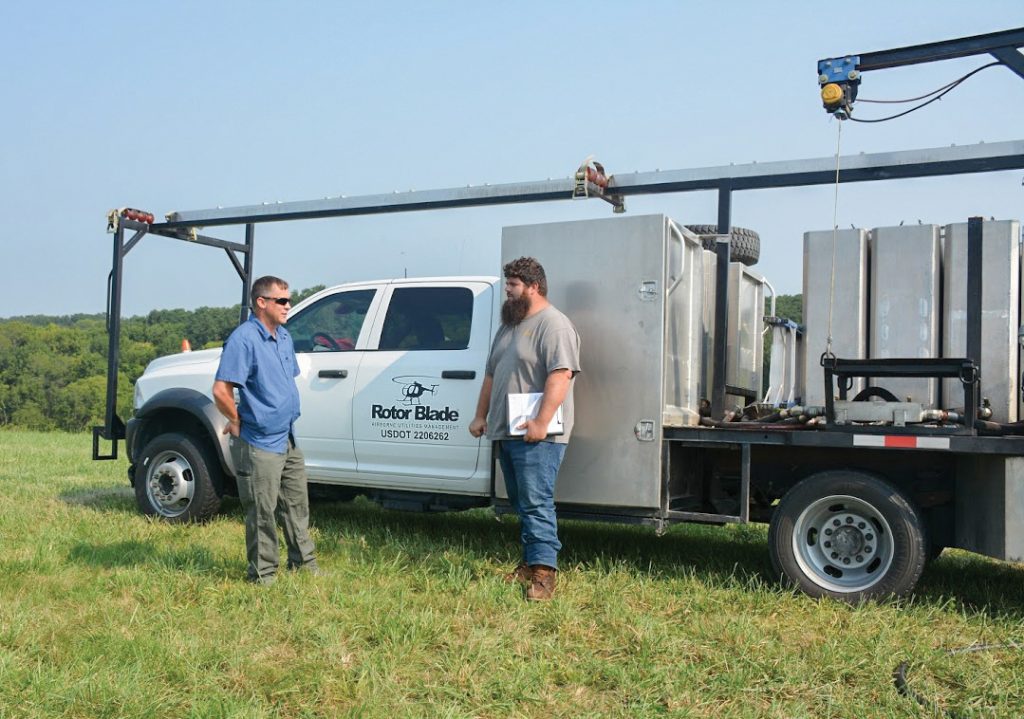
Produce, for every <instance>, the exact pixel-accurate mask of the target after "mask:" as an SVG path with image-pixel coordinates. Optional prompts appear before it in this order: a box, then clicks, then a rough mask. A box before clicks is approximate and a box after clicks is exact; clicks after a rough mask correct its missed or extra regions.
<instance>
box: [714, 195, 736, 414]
mask: <svg viewBox="0 0 1024 719" xmlns="http://www.w3.org/2000/svg"><path fill="white" fill-rule="evenodd" d="M731 215H732V184H731V183H728V182H724V183H722V184H720V185H719V186H718V234H719V235H723V236H724V238H725V239H719V240H717V241H716V242H715V255H716V256H717V262H716V263H715V344H714V348H713V351H712V362H713V367H712V371H711V417H712V419H721V418H722V416H723V414H724V413H725V382H726V369H727V368H726V352H725V350H726V344H727V342H728V341H729V336H728V335H729V258H730V248H729V236H730V234H731V227H732V224H731V223H732V220H731Z"/></svg>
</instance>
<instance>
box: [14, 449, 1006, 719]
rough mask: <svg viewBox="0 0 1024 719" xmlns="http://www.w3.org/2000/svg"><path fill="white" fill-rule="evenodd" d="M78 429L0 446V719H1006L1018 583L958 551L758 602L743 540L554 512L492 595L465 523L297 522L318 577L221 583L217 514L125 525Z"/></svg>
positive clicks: (352, 507) (743, 534) (760, 558)
mask: <svg viewBox="0 0 1024 719" xmlns="http://www.w3.org/2000/svg"><path fill="white" fill-rule="evenodd" d="M89 452H90V438H89V437H87V436H86V435H65V434H37V433H28V432H0V717H4V718H6V717H168V716H175V717H391V718H397V717H407V716H411V717H419V716H429V717H434V716H437V717H476V716H479V717H507V716H512V717H533V716H538V717H540V716H543V717H549V716H554V717H591V716H605V717H663V716H665V717H825V716H834V717H858V718H859V719H862V718H863V717H921V716H934V715H935V714H934V713H933V712H930V711H928V710H926V709H923V708H922V707H921V706H919V705H918V704H917V703H916V702H915V701H914V700H913V699H910V698H907V697H904V696H901V695H900V694H898V693H897V691H896V690H895V688H894V685H893V680H892V672H893V670H894V669H895V668H896V666H897V665H898V664H899V663H900V662H902V661H907V662H909V665H908V666H909V669H908V678H909V680H910V685H911V687H912V689H913V690H914V691H915V692H917V693H918V694H920V695H921V696H922V697H926V698H927V700H928V701H931V702H934V703H935V704H936V705H937V706H938V707H940V708H942V709H944V710H948V711H951V712H955V713H957V715H960V716H972V717H974V716H977V717H982V716H999V717H1010V716H1021V715H1022V714H1024V650H1018V649H1013V648H996V649H990V650H987V651H979V652H971V653H964V654H956V655H950V654H949V653H948V652H947V650H949V649H953V648H956V647H961V646H966V645H972V644H975V643H1006V642H1016V643H1020V644H1024V621H1022V620H1024V571H1022V569H1021V567H1019V566H1015V565H1008V564H1002V563H999V562H993V561H989V560H987V559H983V558H980V557H976V556H973V555H969V554H966V553H960V552H952V553H950V552H947V554H946V555H943V556H942V558H940V559H939V560H937V561H936V562H934V563H933V564H932V565H930V567H929V568H928V569H927V570H926V572H925V575H924V577H923V579H922V581H921V584H920V586H919V590H918V592H917V593H916V594H915V595H914V596H913V597H912V598H910V599H909V600H906V601H903V602H889V603H880V604H868V605H864V606H860V607H849V606H846V605H844V604H840V603H837V602H832V601H814V600H811V599H808V598H806V597H804V596H800V595H795V594H793V593H791V592H788V591H786V590H784V589H782V588H780V587H778V586H777V585H776V584H775V583H774V582H773V581H772V579H771V577H770V575H769V569H768V561H767V550H766V547H765V541H764V540H765V531H764V529H763V528H762V527H727V528H708V527H697V526H679V527H675V528H674V529H672V530H671V531H670V532H669V533H668V534H667V535H666V536H663V537H660V538H659V537H655V536H654V534H653V532H651V531H650V530H647V529H640V528H631V527H621V526H614V525H599V524H585V523H575V522H564V523H563V524H562V532H561V533H562V541H563V543H564V545H565V549H564V552H563V556H562V564H563V567H562V571H561V572H560V580H559V581H560V584H559V590H558V598H557V599H556V601H554V602H552V603H550V604H546V605H532V604H527V603H526V602H525V601H523V599H522V595H521V592H520V590H519V589H518V588H516V587H513V586H509V585H506V584H504V583H503V582H502V581H501V574H502V572H504V571H506V570H507V569H509V568H510V567H511V566H512V565H513V564H515V561H516V559H517V556H518V549H517V546H516V536H517V526H516V523H515V522H514V521H512V520H508V519H506V520H504V521H501V522H499V521H497V520H496V519H495V517H494V516H493V515H492V514H491V513H490V512H487V511H473V512H468V513H462V514H448V515H410V514H401V513H396V512H388V511H383V510H381V509H379V508H377V507H375V506H373V505H371V504H369V503H367V502H364V501H357V502H355V503H349V504H342V503H323V504H316V505H314V508H313V525H314V539H315V540H316V542H317V545H318V551H319V555H320V563H321V565H322V566H323V567H324V568H325V569H327V570H329V571H330V576H328V577H325V578H315V577H309V576H305V575H300V576H295V575H284V576H282V577H281V579H280V580H279V581H278V582H277V583H276V584H275V585H273V586H272V587H269V588H265V587H258V586H252V585H249V584H246V583H244V582H243V581H242V578H243V576H244V573H245V566H244V541H243V526H242V522H241V516H240V511H239V507H238V504H237V502H235V501H229V502H228V503H227V504H226V507H225V510H224V512H223V514H222V515H221V516H220V517H218V519H217V520H216V521H213V522H210V523H209V524H206V525H202V526H187V527H181V526H171V525H167V524H164V523H161V522H156V521H151V520H148V519H146V518H144V517H142V516H141V515H140V514H138V512H137V511H136V509H135V503H134V497H133V495H132V492H131V490H130V488H129V487H128V484H127V480H126V479H125V462H124V460H120V461H117V462H92V461H90V459H89Z"/></svg>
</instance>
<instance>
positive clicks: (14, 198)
mask: <svg viewBox="0 0 1024 719" xmlns="http://www.w3.org/2000/svg"><path fill="white" fill-rule="evenodd" d="M1021 26H1024V3H1021V2H1020V1H1019V0H1014V1H1012V2H1011V1H1005V2H1004V1H1002V0H987V1H980V2H975V3H970V4H968V3H964V2H940V1H937V0H932V1H931V2H915V1H907V2H891V0H890V1H889V2H873V1H868V2H861V3H855V4H852V5H851V4H844V5H842V6H841V7H840V6H837V7H836V10H835V14H834V15H831V14H829V8H828V6H827V5H824V4H822V3H788V4H779V3H771V4H769V3H764V2H731V3H726V2H721V3H684V2H634V3H625V2H616V3H612V2H601V1H592V2H586V3H583V2H561V3H552V2H547V3H545V2H519V3H502V4H497V3H483V2H437V3H415V2H377V3H373V4H369V3H367V4H362V3H360V4H357V3H347V2H333V3H328V2H321V3H313V2H290V3H284V2H279V3H271V2H259V1H257V2H248V3H242V2H234V3H226V2H225V3H218V2H212V1H208V2H153V3H137V2H132V3H128V2H124V3H116V2H108V3H102V2H97V3H77V2H75V3H72V2H62V1H58V2H50V3H45V4H43V3H5V4H4V6H3V9H0V48H2V49H0V53H2V60H3V75H4V84H3V86H4V96H5V99H6V102H5V107H4V111H3V112H2V113H0V142H2V145H0V148H2V152H0V217H2V223H0V251H2V257H3V258H4V260H3V265H4V267H5V268H6V270H7V271H6V273H5V278H6V283H5V284H6V285H7V292H6V293H5V303H4V305H3V306H2V307H0V317H9V316H12V315H19V314H33V313H47V314H68V313H73V312H99V311H102V309H103V305H104V296H105V285H106V276H107V273H108V272H109V269H110V256H111V240H110V236H109V235H106V234H105V232H104V230H105V220H104V216H105V213H106V211H107V210H109V209H110V208H113V207H120V206H131V207H138V208H142V209H146V210H149V211H152V212H154V213H155V214H156V215H157V216H158V217H161V216H163V215H164V214H165V213H167V212H169V211H172V210H187V209H202V208H209V207H216V206H221V205H223V206H229V205H245V204H257V203H260V202H273V201H278V200H281V201H284V200H306V199H315V198H321V197H325V196H334V195H339V194H345V195H350V196H351V195H363V194H374V193H379V192H390V191H392V190H407V189H411V188H415V189H428V188H442V187H455V186H464V185H466V184H482V183H485V182H490V183H504V182H515V181H529V180H537V179H544V178H548V177H565V176H568V175H569V174H571V172H572V171H573V170H574V168H575V167H576V165H578V164H579V162H580V161H581V160H582V159H583V158H585V157H587V156H588V155H591V154H592V155H594V156H595V157H596V158H597V159H599V160H600V161H602V162H603V163H604V164H605V166H606V167H607V168H608V170H609V171H610V172H612V173H616V172H618V173H624V172H632V171H634V170H639V171H647V170H654V169H663V170H665V169H680V168H690V167H705V166H715V165H726V164H729V163H731V162H732V163H746V162H751V161H755V160H756V161H758V162H765V161H772V160H787V159H798V158H814V157H827V156H831V155H832V154H833V153H834V151H835V143H836V125H835V122H834V121H833V120H831V119H830V118H829V117H828V116H827V115H826V114H825V113H824V111H823V110H821V108H820V104H819V101H818V96H817V85H816V82H815V77H816V73H815V67H816V62H817V60H818V59H820V58H823V57H831V56H836V55H842V54H847V53H856V52H867V51H871V50H880V49H886V48H891V47H898V46H901V45H907V44H914V43H921V42H930V41H934V40H941V39H948V38H952V37H958V36H963V35H973V34H978V33H984V32H993V31H996V30H1005V29H1010V28H1014V27H1021ZM984 62H986V60H985V59H984V58H968V59H963V60H957V61H949V62H943V63H935V64H931V65H920V66H915V67H910V68H902V69H898V70H887V71H878V72H874V73H870V74H868V75H866V76H865V79H864V83H863V85H862V89H861V96H862V97H872V98H875V97H878V98H885V97H890V98H899V97H909V96H914V95H918V94H921V93H924V92H927V91H930V90H932V89H934V88H936V87H938V86H940V85H943V84H945V83H946V82H948V81H950V80H953V79H955V78H956V77H958V76H960V75H961V74H963V73H964V72H966V71H968V70H970V69H972V68H974V67H977V66H979V65H981V64H983V63H984ZM858 111H859V113H860V114H861V115H862V116H865V117H867V116H873V115H878V114H882V113H883V112H885V110H884V109H883V110H882V111H877V110H876V108H875V107H871V106H867V105H861V106H859V107H858ZM1022 117H1024V81H1022V80H1021V79H1020V78H1018V77H1017V76H1015V75H1013V74H1012V73H1010V72H1009V71H1008V70H1006V69H1004V68H996V69H992V70H986V71H985V72H983V73H980V74H979V75H977V76H976V77H975V78H973V79H971V80H969V81H968V82H966V83H965V84H964V85H963V86H961V87H960V88H958V89H957V90H955V91H953V92H952V93H951V94H950V95H948V96H946V98H945V99H943V100H942V101H941V102H938V103H935V104H934V105H932V106H930V107H929V108H926V109H924V110H921V111H919V112H917V113H914V114H912V115H910V116H908V117H906V118H903V119H900V120H896V121H893V122H888V123H881V124H878V125H863V124H859V125H855V124H852V123H847V124H846V125H844V127H843V138H842V151H843V153H844V154H852V153H858V152H882V151H889V150H901V149H918V148H929V147H940V146H946V145H949V144H954V143H955V144H970V143H974V142H978V141H986V142H994V141H999V140H1015V139H1022V138H1024V122H1022V121H1021V118H1022ZM1022 179H1024V171H1016V172H1003V173H997V174H990V175H984V176H982V175H979V176H967V177H960V178H952V179H949V178H945V179H928V180H912V181H901V182H885V183H871V184H861V185H851V186H847V187H843V188H841V191H840V199H839V224H840V226H842V227H847V226H849V225H850V224H856V225H858V226H864V227H875V226H883V225H889V224H897V223H898V222H900V221H907V222H916V221H917V220H923V221H925V222H935V223H946V222H956V221H963V220H965V219H966V218H967V217H968V216H969V215H973V214H981V215H985V216H995V217H997V218H1000V219H1005V218H1010V217H1014V218H1021V217H1022V216H1024V187H1022ZM832 201H833V191H832V189H831V188H827V187H821V188H801V189H792V190H772V191H760V192H753V193H740V194H737V195H736V196H735V197H734V201H733V222H734V223H735V224H737V225H742V226H746V227H752V228H754V229H757V230H758V231H759V232H760V233H761V236H762V252H761V257H762V260H761V262H760V264H759V265H758V269H759V270H760V271H761V272H762V273H764V274H765V275H766V276H768V277H769V279H770V280H771V281H772V282H773V283H774V285H775V286H776V288H777V289H778V290H779V291H780V292H782V293H795V292H799V291H800V283H801V270H800V263H801V260H802V249H801V247H802V245H801V243H802V239H801V238H802V233H803V232H804V231H806V230H820V229H828V228H829V227H831V224H832ZM628 206H629V211H630V213H634V214H639V213H647V212H664V213H666V214H668V215H670V216H672V217H673V218H675V219H677V220H678V221H680V222H683V223H708V222H713V221H714V219H715V197H714V195H713V194H712V193H689V194H682V195H678V194H677V195H661V196H655V197H648V198H631V199H630V201H629V203H628ZM604 216H610V208H609V207H608V206H607V205H605V204H604V203H601V202H597V201H592V202H582V203H581V202H559V203H546V204H541V205H527V206H517V207H502V208H481V209H472V210H449V211H442V212H427V213H423V212H418V213H408V214H402V215H393V216H377V217H367V218H349V219H335V220H316V221H306V222H299V223H274V224H268V225H260V226H258V227H257V230H256V253H255V270H256V272H257V273H258V274H265V273H273V274H277V275H280V276H283V277H285V278H287V279H289V280H290V281H291V283H292V285H293V287H299V288H301V287H307V286H310V285H313V284H319V283H324V284H328V285H330V284H337V283H340V282H344V281H351V280H363V279H371V278H379V277H386V276H401V275H402V274H403V273H408V274H409V275H410V276H413V275H441V274H496V273H497V271H498V267H497V262H498V243H499V240H500V235H501V227H502V226H503V225H510V224H523V223H529V222H543V221H552V220H564V219H575V218H591V217H604ZM210 234H216V235H218V236H221V237H224V238H226V239H240V238H241V236H242V230H241V228H218V229H217V230H216V231H215V232H211V233H210ZM126 265H127V274H126V283H125V293H124V312H125V314H137V313H143V312H146V311H148V310H150V309H153V308H165V307H188V308H193V307H198V306H202V305H228V304H232V303H235V302H237V300H238V295H239V282H238V279H237V275H236V274H235V272H234V270H233V269H232V267H231V265H230V263H229V262H228V260H227V258H226V257H225V256H224V254H223V252H221V251H220V250H214V249H210V248H204V247H193V246H188V245H186V244H185V243H182V242H175V241H171V240H166V239H162V238H158V237H147V238H146V239H145V240H144V241H143V242H142V243H141V244H140V245H139V246H138V247H137V248H136V249H134V250H133V251H132V252H131V253H130V254H129V255H128V257H127V259H126Z"/></svg>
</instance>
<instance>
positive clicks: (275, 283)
mask: <svg viewBox="0 0 1024 719" xmlns="http://www.w3.org/2000/svg"><path fill="white" fill-rule="evenodd" d="M274 287H280V288H281V289H282V290H286V289H288V283H287V282H285V281H284V280H282V279H281V278H280V277H274V276H273V275H263V277H260V278H259V279H258V280H256V281H255V282H253V283H252V290H250V292H249V300H250V301H251V302H252V306H253V308H255V307H256V300H257V299H259V298H260V297H266V296H267V293H268V292H270V290H271V289H272V288H274Z"/></svg>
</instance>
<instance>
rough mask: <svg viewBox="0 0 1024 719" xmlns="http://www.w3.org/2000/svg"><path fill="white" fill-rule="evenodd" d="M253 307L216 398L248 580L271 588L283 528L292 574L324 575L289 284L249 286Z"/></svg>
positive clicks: (221, 370) (233, 339)
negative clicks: (301, 443)
mask: <svg viewBox="0 0 1024 719" xmlns="http://www.w3.org/2000/svg"><path fill="white" fill-rule="evenodd" d="M251 301H252V312H253V313H252V316H251V317H249V320H248V321H247V322H244V323H242V324H241V325H239V326H238V327H237V328H235V331H234V332H232V333H231V336H230V337H228V340H227V342H225V343H224V352H223V353H222V354H221V357H220V366H219V367H218V368H217V375H216V378H215V381H214V383H213V398H214V401H215V402H216V403H217V409H219V410H220V411H221V414H223V415H224V416H225V417H227V419H228V424H227V426H226V427H225V428H224V433H225V434H230V435H231V437H230V439H229V443H230V445H231V458H232V460H234V463H235V476H236V479H237V481H238V496H239V498H240V499H241V500H242V507H243V508H244V509H245V552H246V557H247V558H248V561H249V569H248V579H249V581H251V582H258V583H260V584H271V583H272V582H273V581H274V577H275V575H276V574H277V565H278V543H277V523H278V522H279V523H280V524H281V528H282V529H283V530H284V539H285V544H286V545H287V547H288V568H289V569H297V570H298V569H301V570H305V571H310V572H313V573H314V574H319V573H320V569H319V567H318V566H317V563H316V555H315V553H314V551H315V550H314V548H313V540H312V539H310V537H309V494H308V492H307V490H306V464H305V461H304V460H303V456H302V451H301V450H300V449H299V448H298V447H296V446H295V420H296V419H298V418H299V390H298V387H296V386H295V377H296V376H297V375H298V374H299V364H298V361H297V360H296V359H295V347H294V345H293V344H292V338H291V335H290V334H288V330H286V329H285V328H284V324H285V323H286V322H287V321H288V310H289V309H290V308H291V299H290V293H289V291H288V283H287V282H285V281H284V280H282V279H280V278H278V277H272V276H270V275H268V276H266V277H261V278H259V279H258V280H256V281H255V282H254V283H253V285H252V292H251ZM236 388H237V389H238V398H239V402H238V405H237V406H236V405H235V389H236ZM275 518H276V522H275Z"/></svg>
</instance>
